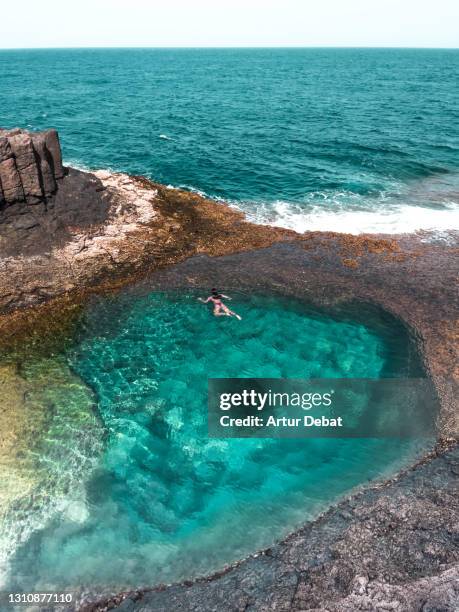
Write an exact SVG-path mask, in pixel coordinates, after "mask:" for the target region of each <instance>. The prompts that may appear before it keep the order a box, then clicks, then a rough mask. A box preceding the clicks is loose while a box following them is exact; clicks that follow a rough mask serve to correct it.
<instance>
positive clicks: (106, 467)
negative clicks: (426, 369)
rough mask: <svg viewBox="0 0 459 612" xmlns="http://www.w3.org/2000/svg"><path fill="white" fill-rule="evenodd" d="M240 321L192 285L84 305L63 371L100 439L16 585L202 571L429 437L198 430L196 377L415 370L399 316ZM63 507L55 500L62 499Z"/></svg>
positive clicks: (280, 312)
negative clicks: (87, 398)
mask: <svg viewBox="0 0 459 612" xmlns="http://www.w3.org/2000/svg"><path fill="white" fill-rule="evenodd" d="M233 306H234V308H235V310H237V311H238V312H239V313H240V314H241V315H242V317H243V319H242V321H241V322H239V321H237V320H235V319H230V318H215V317H213V316H212V314H211V311H210V310H209V309H208V308H207V307H206V306H204V305H202V304H199V302H197V301H196V295H181V296H170V295H169V296H168V295H166V294H158V293H152V294H149V295H146V296H137V297H135V296H132V295H125V296H119V297H117V298H112V299H108V300H107V299H105V300H98V301H97V302H95V303H93V304H91V305H90V306H88V310H87V314H86V318H85V323H84V325H83V327H82V329H81V331H80V334H79V338H78V341H77V343H76V344H75V345H74V346H73V347H72V348H71V349H70V350H69V351H68V352H67V354H66V359H67V361H68V363H69V364H70V365H71V367H72V369H73V370H74V371H75V372H76V373H77V374H78V375H79V376H80V377H81V378H82V379H83V381H85V383H86V384H87V385H89V386H90V387H91V388H92V389H93V390H94V392H95V395H96V398H97V406H96V410H97V412H98V413H99V415H100V419H101V421H102V423H103V426H104V428H105V432H106V438H105V446H104V451H103V453H102V454H101V456H100V459H99V462H98V464H97V466H96V468H95V469H94V470H93V471H92V472H90V473H88V475H87V480H86V482H85V483H84V487H82V488H81V493H80V494H79V497H77V498H76V497H75V495H76V494H75V491H69V496H70V497H71V498H72V502H71V503H69V504H67V505H66V506H65V510H62V511H61V512H59V513H55V514H54V515H53V516H51V517H50V519H49V522H48V524H47V526H46V527H45V528H41V529H38V530H36V531H35V532H34V533H33V535H32V536H31V537H29V538H28V540H27V541H26V542H25V543H24V544H23V545H22V546H21V547H20V548H19V549H18V550H17V552H16V554H15V555H14V557H13V558H12V559H11V564H10V572H9V577H8V581H7V582H8V584H9V585H10V586H11V587H13V586H14V587H16V588H24V589H39V590H42V589H45V588H47V589H50V588H60V589H62V588H64V587H66V588H72V587H81V586H83V587H87V588H89V589H95V588H114V589H116V590H120V589H121V588H123V587H124V586H139V585H145V584H149V585H152V584H155V583H157V582H160V581H173V580H179V579H182V578H185V577H186V578H190V577H191V576H196V575H199V574H203V573H206V572H211V571H213V570H216V569H217V568H219V567H221V566H223V565H224V564H225V563H229V562H232V561H235V560H236V559H239V558H241V557H243V556H245V555H247V554H249V553H252V552H254V551H256V550H257V549H260V548H262V547H265V546H268V545H270V544H272V543H273V541H275V540H277V539H279V538H281V537H282V536H284V535H286V534H287V533H288V532H290V531H292V530H293V529H294V528H295V527H297V526H299V525H300V524H301V523H304V522H305V521H307V520H308V519H309V518H311V517H313V516H315V515H316V514H317V513H318V512H319V511H320V510H321V509H323V508H325V507H326V506H327V505H328V504H330V503H331V502H333V501H334V500H336V499H337V498H339V497H340V496H341V495H343V494H344V493H346V492H348V491H349V490H351V489H352V488H354V487H356V486H359V485H361V484H364V483H366V482H368V481H369V480H371V479H375V478H378V477H380V476H382V475H384V474H386V473H388V472H390V471H393V470H395V469H397V468H399V467H400V466H402V465H404V464H405V463H406V462H408V461H409V460H411V459H412V458H413V457H414V456H415V455H416V453H418V452H420V450H421V448H423V447H424V446H425V441H424V442H423V443H422V444H421V443H420V442H419V441H416V440H396V439H378V440H376V439H373V440H371V439H352V440H349V439H347V440H341V439H308V440H306V439H296V440H292V439H291V440H280V439H239V440H237V439H236V440H234V439H233V440H229V439H226V440H220V439H209V438H208V437H207V395H206V393H207V378H208V377H213V376H215V377H223V376H236V377H237V376H241V377H255V376H257V377H297V378H307V377H393V376H404V375H407V374H409V373H410V371H412V369H413V366H412V364H411V365H410V363H411V361H412V356H410V351H409V349H408V348H407V346H409V343H408V342H407V338H406V335H405V333H404V331H403V329H401V328H400V327H398V326H397V325H395V324H394V325H393V326H392V327H391V326H386V325H385V324H384V322H381V321H379V322H378V323H377V324H375V325H373V326H372V325H363V324H362V323H358V322H352V321H350V320H348V321H346V320H344V319H342V320H339V319H334V318H331V317H329V316H326V315H323V314H322V315H321V314H318V313H314V312H312V311H310V310H308V309H307V308H306V307H305V306H304V305H302V304H301V303H299V302H298V303H297V302H294V301H291V300H290V301H288V300H286V299H283V298H277V297H276V298H275V297H262V296H260V297H251V298H247V297H245V298H241V297H239V298H237V299H236V300H235V302H233ZM62 507H64V506H62Z"/></svg>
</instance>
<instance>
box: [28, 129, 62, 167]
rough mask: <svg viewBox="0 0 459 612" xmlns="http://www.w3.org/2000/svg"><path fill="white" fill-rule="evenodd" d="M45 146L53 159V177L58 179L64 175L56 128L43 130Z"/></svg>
mask: <svg viewBox="0 0 459 612" xmlns="http://www.w3.org/2000/svg"><path fill="white" fill-rule="evenodd" d="M43 135H44V138H45V143H46V147H47V149H48V151H49V153H50V155H51V159H52V161H53V170H54V177H55V178H56V179H60V178H62V177H63V176H64V174H65V172H64V166H63V165H62V153H61V145H60V142H59V135H58V133H57V131H56V130H47V131H46V132H43ZM34 142H35V139H34Z"/></svg>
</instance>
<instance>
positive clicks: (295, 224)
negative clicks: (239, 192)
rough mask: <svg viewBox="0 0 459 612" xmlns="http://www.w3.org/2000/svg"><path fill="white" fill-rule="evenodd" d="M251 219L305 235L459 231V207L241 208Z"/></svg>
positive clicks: (276, 204)
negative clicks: (324, 232) (360, 208)
mask: <svg viewBox="0 0 459 612" xmlns="http://www.w3.org/2000/svg"><path fill="white" fill-rule="evenodd" d="M241 209H242V210H243V211H244V212H245V213H246V215H247V217H248V219H249V220H250V221H253V222H255V223H259V224H263V225H276V226H278V227H285V228H287V229H293V230H295V231H297V232H300V233H303V232H307V231H332V232H341V233H349V234H367V233H368V234H411V233H415V232H418V231H429V232H448V231H459V206H458V205H457V204H450V205H448V206H443V207H442V208H441V209H438V208H437V209H435V208H427V207H422V206H410V205H406V204H405V205H403V204H401V205H398V206H391V207H390V208H384V207H381V208H379V209H373V210H345V209H343V208H341V209H338V210H336V209H335V210H333V209H328V208H324V207H320V206H313V207H310V208H308V209H305V208H303V207H301V206H300V205H298V204H292V203H289V202H282V201H278V202H274V203H273V204H269V205H258V206H257V207H256V209H255V210H250V209H247V208H246V207H241Z"/></svg>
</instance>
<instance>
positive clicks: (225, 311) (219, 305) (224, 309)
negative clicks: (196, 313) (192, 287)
mask: <svg viewBox="0 0 459 612" xmlns="http://www.w3.org/2000/svg"><path fill="white" fill-rule="evenodd" d="M223 298H225V300H230V299H231V298H230V297H229V295H223V293H218V291H217V290H216V289H215V288H214V289H212V293H211V295H209V297H208V298H207V300H204V299H203V298H198V300H199V301H200V302H202V303H203V304H207V303H208V302H212V303H213V305H214V315H215V316H216V317H223V316H226V317H236V319H239V321H240V320H241V319H242V317H240V316H239V315H238V314H237V313H235V312H233V311H232V310H230V309H229V308H228V306H226V305H225V304H224V303H223V302H222V299H223Z"/></svg>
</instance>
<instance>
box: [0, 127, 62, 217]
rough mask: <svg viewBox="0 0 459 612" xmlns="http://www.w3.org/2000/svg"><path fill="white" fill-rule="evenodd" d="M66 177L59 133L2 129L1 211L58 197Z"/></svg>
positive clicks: (0, 148) (0, 139)
mask: <svg viewBox="0 0 459 612" xmlns="http://www.w3.org/2000/svg"><path fill="white" fill-rule="evenodd" d="M63 176H64V167H63V165H62V153H61V146H60V143H59V136H58V134H57V132H56V130H47V131H45V132H27V131H25V130H20V129H14V130H3V129H0V208H5V207H8V206H12V205H13V204H16V203H19V202H25V203H27V204H37V203H39V202H42V201H44V200H46V199H47V198H49V197H50V196H52V195H53V194H54V193H56V190H57V186H58V182H57V181H58V180H59V179H61V178H62V177H63Z"/></svg>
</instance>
